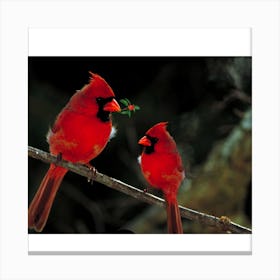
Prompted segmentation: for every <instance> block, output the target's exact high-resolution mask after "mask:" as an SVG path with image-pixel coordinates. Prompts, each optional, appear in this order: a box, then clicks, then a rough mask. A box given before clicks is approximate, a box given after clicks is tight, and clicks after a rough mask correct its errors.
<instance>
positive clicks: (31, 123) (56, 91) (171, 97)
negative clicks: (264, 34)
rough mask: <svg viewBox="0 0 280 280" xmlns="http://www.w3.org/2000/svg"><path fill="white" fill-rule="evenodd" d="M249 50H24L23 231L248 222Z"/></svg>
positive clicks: (201, 228)
mask: <svg viewBox="0 0 280 280" xmlns="http://www.w3.org/2000/svg"><path fill="white" fill-rule="evenodd" d="M251 66H252V60H251V57H249V56H247V57H141V56H139V57H33V56H30V57H29V58H28V233H29V234H42V233H45V234H51V233H56V234H67V233H75V234H79V233H88V234H108V233H110V234H194V233H197V234H201V233H211V234H219V233H228V234H242V233H251V231H252V229H251V225H252V214H251V209H252V174H251V172H252V120H251V119H252V118H251V116H252V106H251V99H252V89H251V86H252V83H251V74H252V70H251Z"/></svg>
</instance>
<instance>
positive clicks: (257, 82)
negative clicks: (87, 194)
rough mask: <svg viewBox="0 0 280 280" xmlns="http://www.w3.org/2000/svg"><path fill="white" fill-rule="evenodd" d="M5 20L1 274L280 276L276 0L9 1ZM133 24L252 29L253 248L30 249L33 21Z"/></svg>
mask: <svg viewBox="0 0 280 280" xmlns="http://www.w3.org/2000/svg"><path fill="white" fill-rule="evenodd" d="M0 20H1V24H0V28H1V64H0V69H1V83H0V86H1V103H0V104H1V111H0V113H1V119H0V120H1V176H0V178H1V193H0V200H1V201H0V211H1V212H0V215H1V216H0V220H1V227H0V228H1V236H0V238H1V239H0V243H1V244H0V248H1V254H0V262H1V263H0V265H1V269H0V273H1V274H0V278H1V279H93V278H94V279H151V278H153V279H209V278H210V279H279V277H280V272H279V263H280V258H279V248H280V246H279V236H280V232H279V221H280V219H279V205H280V203H279V76H280V75H279V74H280V73H279V49H280V47H279V34H280V31H279V2H278V1H267V0H263V1H261V0H259V1H254V0H251V1H246V0H244V1H236V0H234V1H211V0H207V1H199V0H197V1H185V2H183V1H181V2H180V1H178V2H177V1H172V2H168V1H165V2H160V3H159V2H157V1H155V2H152V1H150V2H146V1H144V2H141V3H140V2H133V3H132V2H125V1H124V2H119V1H114V2H109V1H103V2H94V1H88V2H87V1H77V2H75V1H69V2H66V1H61V2H59V1H56V2H54V1H45V2H43V1H37V2H35V1H24V0H21V1H2V2H1V15H0ZM128 25H129V27H130V28H139V27H141V28H148V27H153V28H157V27H160V28H165V27H168V28H170V27H172V28H182V27H193V28H196V27H205V26H207V27H223V28H228V27H229V28H232V27H235V28H242V27H252V30H253V32H252V39H253V82H254V84H253V127H254V130H253V148H254V150H253V160H254V164H253V202H254V203H253V228H254V234H253V235H252V239H253V254H252V255H248V256H240V257H238V256H226V257H225V256H195V257H194V256H172V257H168V256H165V257H164V256H160V257H159V256H133V257H131V256H106V257H104V256H102V257H100V256H92V255H91V256H29V255H28V254H27V251H28V242H27V238H26V236H27V230H26V221H27V211H26V210H27V193H26V187H25V184H27V175H26V174H27V159H26V158H27V156H26V155H27V152H26V146H27V119H26V116H27V100H26V96H27V84H26V76H27V57H26V55H27V45H28V44H27V32H28V27H52V28H55V27H58V26H59V27H73V26H75V27H79V28H82V27H95V28H98V27H102V28H103V27H106V28H110V27H112V26H114V27H116V28H123V27H126V26H128ZM81 43H82V42H81ZM205 47H207V46H205ZM264 108H266V109H264ZM19 166H20V168H19ZM15 172H16V173H15Z"/></svg>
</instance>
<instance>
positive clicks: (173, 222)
mask: <svg viewBox="0 0 280 280" xmlns="http://www.w3.org/2000/svg"><path fill="white" fill-rule="evenodd" d="M167 124H168V123H167V122H161V123H158V124H156V125H154V126H153V127H152V128H150V129H149V130H148V131H147V132H146V134H145V136H144V137H142V138H141V139H140V140H139V142H138V144H140V145H142V146H144V149H143V152H142V154H141V156H140V165H141V169H142V173H143V175H144V177H145V179H146V180H147V181H148V183H149V184H150V185H151V186H152V187H154V188H158V189H160V190H161V191H162V192H163V194H164V198H165V200H166V205H167V208H166V210H167V225H168V233H183V228H182V221H181V215H180V210H179V207H178V202H177V192H178V189H179V187H180V185H181V183H182V181H183V180H184V178H185V172H184V168H183V165H182V160H181V157H180V155H179V153H178V151H177V147H176V143H175V141H174V139H173V138H172V137H171V135H170V134H169V132H168V131H167Z"/></svg>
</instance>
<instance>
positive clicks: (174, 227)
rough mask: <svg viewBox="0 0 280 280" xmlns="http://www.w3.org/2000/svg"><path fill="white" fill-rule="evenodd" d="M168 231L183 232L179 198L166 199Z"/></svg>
mask: <svg viewBox="0 0 280 280" xmlns="http://www.w3.org/2000/svg"><path fill="white" fill-rule="evenodd" d="M166 211H167V227H168V233H183V227H182V220H181V214H180V210H179V206H178V202H177V200H176V199H175V200H172V201H168V200H167V199H166Z"/></svg>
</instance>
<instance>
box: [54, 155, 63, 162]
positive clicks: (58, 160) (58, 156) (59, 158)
mask: <svg viewBox="0 0 280 280" xmlns="http://www.w3.org/2000/svg"><path fill="white" fill-rule="evenodd" d="M61 161H62V153H58V154H57V155H56V161H55V164H56V163H59V162H61Z"/></svg>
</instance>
